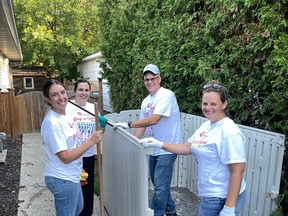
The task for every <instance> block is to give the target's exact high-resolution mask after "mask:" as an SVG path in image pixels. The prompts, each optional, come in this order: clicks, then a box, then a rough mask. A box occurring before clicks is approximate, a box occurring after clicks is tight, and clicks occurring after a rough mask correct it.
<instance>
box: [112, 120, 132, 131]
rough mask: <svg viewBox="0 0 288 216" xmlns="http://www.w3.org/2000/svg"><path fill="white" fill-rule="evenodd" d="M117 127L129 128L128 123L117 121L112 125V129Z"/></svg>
mask: <svg viewBox="0 0 288 216" xmlns="http://www.w3.org/2000/svg"><path fill="white" fill-rule="evenodd" d="M118 127H119V128H124V129H127V128H129V126H128V123H126V122H117V123H115V124H114V125H113V129H114V130H116V129H117V128H118Z"/></svg>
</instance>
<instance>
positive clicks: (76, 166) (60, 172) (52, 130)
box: [41, 109, 83, 183]
mask: <svg viewBox="0 0 288 216" xmlns="http://www.w3.org/2000/svg"><path fill="white" fill-rule="evenodd" d="M78 134H79V133H78V132H77V127H74V126H73V125H71V124H69V120H68V117H67V115H60V114H58V113H56V112H55V111H53V110H52V109H50V110H49V111H48V112H47V114H46V115H45V117H44V120H43V122H42V125H41V136H42V140H43V143H44V146H45V155H46V165H45V176H52V177H56V178H59V179H64V180H69V181H72V182H75V183H79V181H80V175H81V172H82V165H83V160H82V157H80V158H78V159H76V160H74V161H72V162H70V163H68V164H65V163H63V162H62V161H61V160H60V159H59V157H58V156H57V155H56V153H58V152H60V151H64V150H71V149H74V148H76V147H77V139H78Z"/></svg>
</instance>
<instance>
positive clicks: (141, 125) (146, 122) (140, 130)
mask: <svg viewBox="0 0 288 216" xmlns="http://www.w3.org/2000/svg"><path fill="white" fill-rule="evenodd" d="M161 117H162V116H161V115H158V114H153V115H151V116H149V117H147V118H144V119H141V120H138V121H134V122H131V124H130V127H131V128H136V129H135V131H134V133H133V134H134V136H136V137H138V138H141V137H142V136H143V134H144V132H145V130H146V127H149V126H151V125H155V124H157V123H158V122H159V121H160V119H161Z"/></svg>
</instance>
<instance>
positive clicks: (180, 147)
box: [140, 137, 191, 155]
mask: <svg viewBox="0 0 288 216" xmlns="http://www.w3.org/2000/svg"><path fill="white" fill-rule="evenodd" d="M140 142H141V143H143V146H144V147H145V148H146V147H155V148H162V149H164V150H165V151H169V152H172V153H174V154H181V155H189V154H191V143H190V142H188V141H187V142H186V143H184V144H173V143H166V142H161V141H159V140H157V139H155V138H153V137H148V138H143V139H141V141H140Z"/></svg>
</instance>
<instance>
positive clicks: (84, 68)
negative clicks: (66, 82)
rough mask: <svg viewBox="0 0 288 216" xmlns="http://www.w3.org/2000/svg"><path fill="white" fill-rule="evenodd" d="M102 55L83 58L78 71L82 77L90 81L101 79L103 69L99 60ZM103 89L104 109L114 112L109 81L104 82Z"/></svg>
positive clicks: (96, 54) (97, 54)
mask: <svg viewBox="0 0 288 216" xmlns="http://www.w3.org/2000/svg"><path fill="white" fill-rule="evenodd" d="M101 57H102V55H100V54H99V53H95V54H93V55H90V56H87V57H85V58H83V60H82V62H81V63H80V64H79V65H78V66H77V70H78V71H79V72H80V74H81V76H82V77H83V78H84V79H89V81H91V82H93V81H98V78H101V77H102V76H101V74H100V73H101V71H102V70H101V68H100V63H99V60H100V59H101ZM102 89H103V109H104V110H105V111H108V112H112V111H113V109H112V105H111V103H110V97H109V86H108V81H107V80H105V79H103V80H102Z"/></svg>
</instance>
